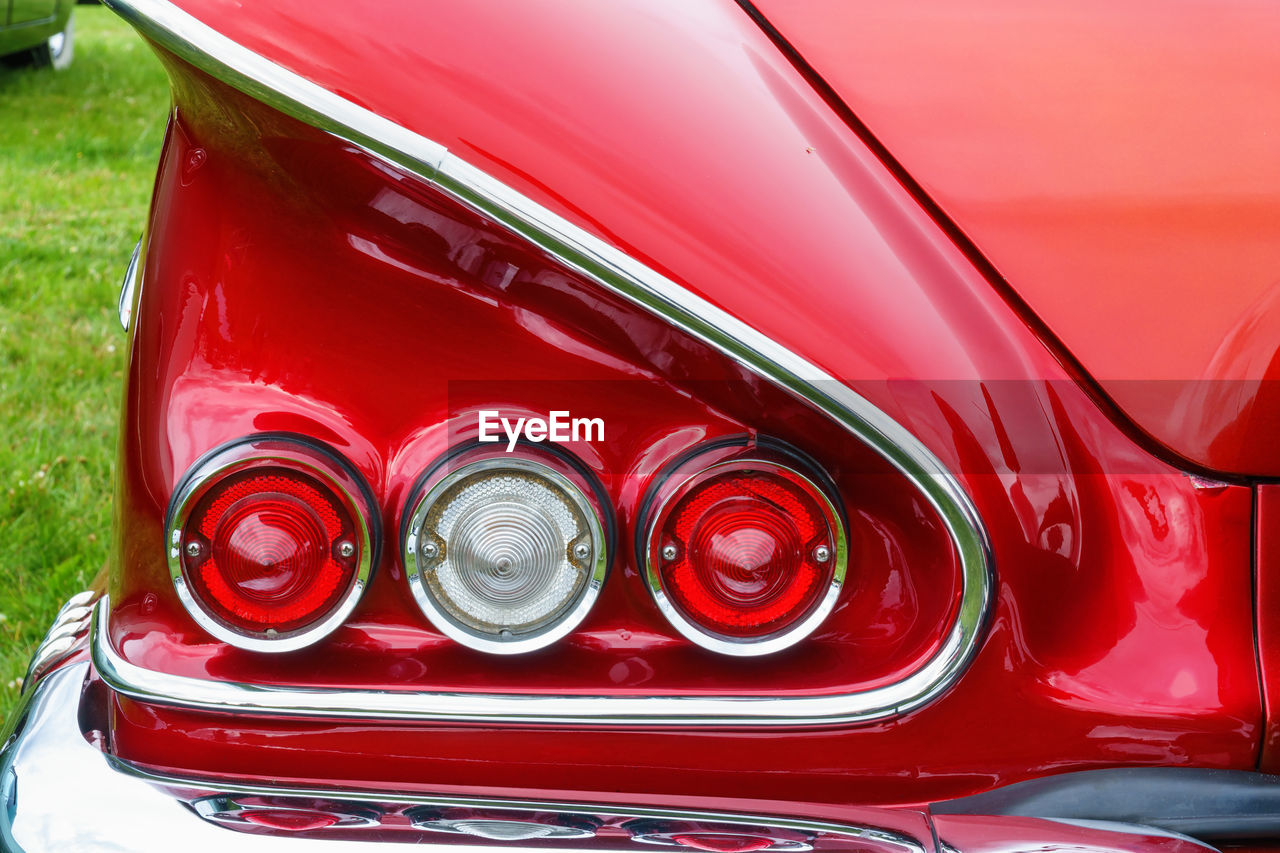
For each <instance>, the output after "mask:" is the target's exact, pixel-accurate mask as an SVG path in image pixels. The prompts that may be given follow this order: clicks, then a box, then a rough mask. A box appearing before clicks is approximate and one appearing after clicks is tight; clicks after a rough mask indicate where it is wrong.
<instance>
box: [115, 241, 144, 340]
mask: <svg viewBox="0 0 1280 853" xmlns="http://www.w3.org/2000/svg"><path fill="white" fill-rule="evenodd" d="M141 254H142V238H138V242H137V243H135V244H134V247H133V254H132V255H130V256H129V266H128V267H126V268H125V271H124V280H123V281H121V282H120V298H119V300H118V301H117V302H116V312H117V313H118V314H119V315H120V327H121V328H122V329H124V330H125V331H126V332H127V331H129V322H130V321H131V320H132V319H133V302H134V294H136V293H137V292H138V282H139V281H140V280H141V279H142V264H141V263H140V262H139V256H140V255H141Z"/></svg>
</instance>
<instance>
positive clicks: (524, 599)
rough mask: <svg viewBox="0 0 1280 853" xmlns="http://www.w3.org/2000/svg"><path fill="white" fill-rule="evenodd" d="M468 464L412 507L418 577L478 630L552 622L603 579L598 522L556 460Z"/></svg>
mask: <svg viewBox="0 0 1280 853" xmlns="http://www.w3.org/2000/svg"><path fill="white" fill-rule="evenodd" d="M469 467H472V468H473V470H471V471H470V472H468V469H467V468H463V469H460V470H459V471H458V472H456V473H455V474H454V475H453V476H452V477H450V478H446V480H444V481H443V482H442V483H441V484H440V485H438V486H437V487H436V488H433V489H432V490H431V491H430V492H429V493H428V494H427V495H426V497H425V498H424V502H423V503H422V504H420V505H419V509H418V510H417V512H416V513H415V516H416V517H417V518H419V519H421V521H420V525H415V527H416V535H415V538H414V547H415V549H416V553H415V554H413V555H412V556H413V557H414V558H415V559H416V562H417V565H418V568H419V572H418V574H419V576H420V579H421V580H420V583H421V585H422V587H423V589H424V591H425V592H426V594H427V595H428V596H429V597H430V599H431V600H432V601H433V602H434V604H435V605H436V606H437V607H438V609H439V610H440V611H443V615H444V616H445V617H446V618H447V619H448V620H450V621H452V622H453V623H455V624H456V625H458V626H461V627H462V628H463V629H465V631H466V632H467V633H469V634H471V635H475V636H479V637H481V638H487V639H489V640H491V641H493V642H495V643H504V642H515V641H518V640H521V639H524V638H528V637H529V636H531V635H534V636H536V635H538V634H540V633H541V632H543V631H547V630H550V629H551V628H552V627H553V626H555V625H556V624H557V623H559V622H560V621H561V620H562V619H564V618H565V617H566V616H567V615H569V614H570V613H571V612H573V611H574V608H575V605H577V604H578V603H579V602H581V601H582V600H583V597H584V596H585V595H586V593H587V591H588V589H589V588H590V587H591V586H592V584H593V580H595V581H596V582H597V583H598V571H597V570H598V567H599V565H600V564H599V561H598V559H597V558H598V557H599V556H601V555H599V554H598V551H599V549H600V548H601V547H602V543H601V542H600V534H599V530H600V526H599V522H598V520H597V519H596V518H595V517H593V515H592V514H591V509H590V507H589V505H588V504H587V502H586V501H585V498H584V497H583V496H582V495H581V493H580V492H578V491H577V490H576V489H575V487H574V486H573V485H572V484H571V483H569V482H568V481H567V480H565V479H564V478H562V477H560V476H559V475H557V474H555V473H554V472H552V471H550V470H549V469H547V470H545V471H544V470H540V469H541V466H532V465H527V466H515V465H501V466H499V465H494V464H492V463H479V464H477V465H474V466H469ZM427 613H428V616H431V615H432V613H431V611H430V610H428V611H427ZM464 642H465V639H464ZM489 650H493V649H489Z"/></svg>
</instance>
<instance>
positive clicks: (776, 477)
mask: <svg viewBox="0 0 1280 853" xmlns="http://www.w3.org/2000/svg"><path fill="white" fill-rule="evenodd" d="M826 481H827V478H826V476H825V475H824V474H823V473H822V472H821V470H820V469H818V468H817V466H816V465H814V464H812V463H810V462H808V460H806V459H805V458H804V457H802V456H800V455H799V454H793V453H791V452H788V451H787V450H785V449H782V448H781V446H779V447H777V448H774V447H772V446H771V445H769V446H763V445H758V446H756V447H753V448H737V449H734V448H723V447H722V448H707V449H704V450H703V451H702V452H699V453H695V454H694V456H693V458H691V459H688V460H687V461H685V462H683V463H677V464H676V465H675V466H674V470H672V471H671V472H670V473H668V474H667V475H665V476H663V477H660V478H659V481H658V483H657V485H656V488H655V489H654V490H653V491H652V492H651V494H650V496H649V500H648V502H647V522H646V524H645V525H644V527H643V528H642V529H643V530H645V531H647V532H646V533H645V538H644V541H643V543H642V547H641V548H640V553H641V555H642V564H643V565H644V567H645V579H646V583H647V584H648V586H649V591H650V592H651V593H652V595H653V598H654V601H655V602H656V603H657V605H658V607H659V609H660V610H661V611H662V612H663V614H664V615H665V616H666V617H667V619H668V620H669V621H670V622H671V624H672V626H673V627H674V628H676V630H678V631H679V632H680V633H681V634H683V635H684V636H685V637H687V638H688V639H690V640H692V641H693V642H695V643H697V644H698V645H700V646H703V647H704V648H707V649H710V650H712V651H716V652H720V653H722V654H728V655H737V656H751V655H763V654H769V653H771V652H775V651H779V650H781V649H784V648H787V647H789V646H792V645H794V644H796V643H798V642H800V641H801V640H802V639H804V638H805V637H806V636H808V635H809V634H810V633H812V632H813V630H814V629H815V628H817V626H818V625H819V624H821V623H822V621H823V620H824V619H825V618H826V616H827V615H828V614H829V613H830V612H831V610H832V608H833V607H834V606H835V603H836V599H837V598H838V596H839V593H840V589H841V587H842V585H843V583H844V577H845V571H846V564H847V560H848V542H847V534H846V533H845V524H844V520H843V512H842V511H841V509H840V507H839V504H838V499H837V498H836V496H835V495H836V492H835V489H834V487H833V486H831V485H830V484H829V483H828V482H826Z"/></svg>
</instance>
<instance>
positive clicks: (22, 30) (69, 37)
mask: <svg viewBox="0 0 1280 853" xmlns="http://www.w3.org/2000/svg"><path fill="white" fill-rule="evenodd" d="M74 8H75V0H0V59H3V60H4V62H5V63H6V64H8V65H27V64H30V65H35V66H38V67H50V68H53V69H55V70H58V69H62V68H66V67H67V66H68V65H70V64H71V56H72V53H73V49H74V42H75V21H74V20H73V19H72V17H71V10H72V9H74Z"/></svg>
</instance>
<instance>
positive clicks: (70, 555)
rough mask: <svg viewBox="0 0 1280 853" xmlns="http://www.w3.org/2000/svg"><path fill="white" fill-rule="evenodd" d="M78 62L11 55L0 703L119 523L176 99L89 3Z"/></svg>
mask: <svg viewBox="0 0 1280 853" xmlns="http://www.w3.org/2000/svg"><path fill="white" fill-rule="evenodd" d="M75 15H76V45H75V60H74V62H73V63H72V64H71V67H70V68H68V69H67V70H65V71H61V72H56V73H55V72H52V71H48V70H29V69H9V68H3V67H0V437H2V438H3V440H0V667H2V669H0V717H2V716H4V715H6V714H7V713H8V712H9V711H10V710H11V709H12V707H13V705H14V703H15V701H16V700H17V697H18V693H19V687H20V679H21V677H22V675H23V673H24V672H25V670H26V665H27V661H28V659H29V657H30V655H31V653H32V652H33V651H34V650H35V647H36V645H37V644H38V643H39V641H40V639H41V638H42V636H43V635H44V632H45V631H46V630H47V629H48V627H49V623H50V620H52V618H53V616H54V614H55V613H56V612H57V609H58V607H59V606H61V604H62V602H63V601H65V600H66V598H67V597H68V596H70V595H72V594H73V593H75V592H78V591H79V590H81V589H84V587H85V585H86V584H87V583H88V582H89V581H90V580H91V579H92V578H93V576H94V575H95V574H97V572H98V570H99V569H100V568H101V567H102V565H103V564H104V562H105V561H106V557H107V545H108V543H109V541H110V538H111V527H110V524H111V506H110V504H111V477H112V463H113V460H114V458H115V446H116V434H117V416H118V412H119V407H120V399H121V387H122V371H123V370H124V360H125V335H124V334H123V333H122V331H121V329H120V325H119V321H118V320H117V317H116V297H117V295H118V293H119V286H120V280H121V277H122V275H123V274H124V269H125V266H126V265H127V263H128V260H129V254H130V252H131V251H132V249H133V245H134V243H135V242H136V241H137V239H138V235H139V233H140V232H141V230H142V226H143V223H144V220H145V217H146V214H147V205H148V202H149V200H150V194H151V185H152V181H153V179H154V176H155V169H156V162H157V158H158V156H159V150H160V141H161V138H162V137H163V134H164V124H165V119H166V116H167V111H168V103H169V94H168V84H167V82H166V80H165V77H164V73H163V71H162V70H161V67H160V64H159V62H158V61H157V60H156V58H155V56H154V55H153V54H152V53H151V51H150V50H149V49H148V48H147V46H146V45H145V44H144V43H143V42H142V41H141V40H140V39H139V38H138V37H137V36H136V35H135V34H134V32H133V30H131V29H130V28H129V27H128V26H127V25H125V24H124V23H123V22H122V21H120V20H119V19H118V18H116V17H115V16H114V15H112V14H111V13H110V12H109V11H107V10H106V9H105V8H102V7H96V6H79V7H77V9H76V11H75Z"/></svg>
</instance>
